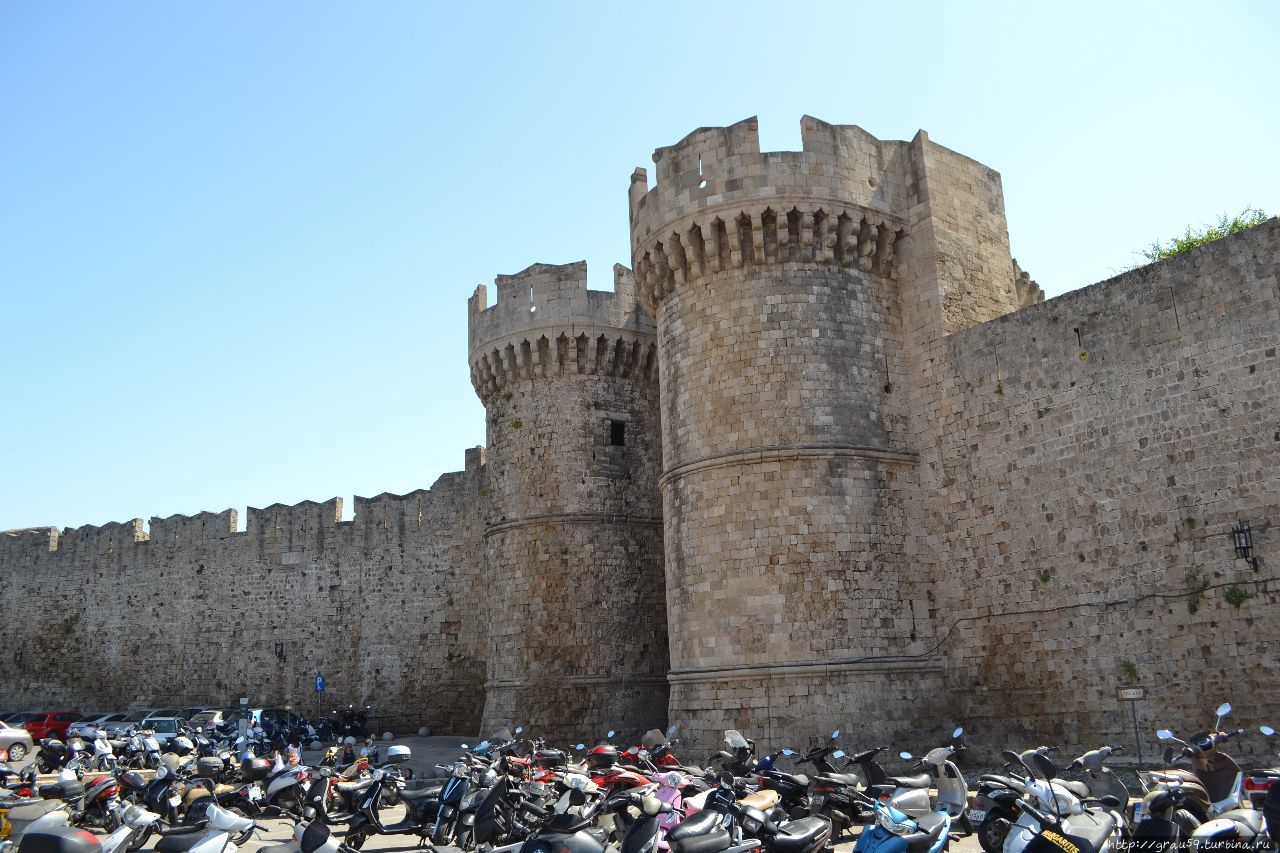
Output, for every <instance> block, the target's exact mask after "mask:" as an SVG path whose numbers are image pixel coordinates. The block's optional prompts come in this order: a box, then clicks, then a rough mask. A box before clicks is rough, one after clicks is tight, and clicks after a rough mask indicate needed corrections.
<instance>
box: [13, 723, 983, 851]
mask: <svg viewBox="0 0 1280 853" xmlns="http://www.w3.org/2000/svg"><path fill="white" fill-rule="evenodd" d="M463 742H464V741H463V740H462V739H460V738H453V737H426V738H420V737H410V738H397V739H396V740H395V741H392V742H386V741H383V742H381V743H380V746H381V747H382V749H383V751H384V752H385V751H386V748H387V747H388V746H390V745H391V744H392V743H399V744H404V745H406V746H408V747H409V748H410V749H412V751H413V757H412V759H411V760H410V761H409V764H408V766H409V767H411V768H412V769H413V771H414V775H415V776H422V775H434V774H435V773H436V772H437V771H436V770H435V765H436V764H439V763H443V762H447V761H450V760H452V759H454V758H457V757H458V755H459V753H460V752H461V747H462V744H463ZM321 756H322V753H321V752H319V751H314V750H304V751H303V755H302V759H303V763H304V764H308V765H314V764H316V763H318V762H319V760H320V758H321ZM32 760H33V757H29V758H27V759H25V760H24V761H22V762H19V763H17V764H16V765H15V766H17V767H25V766H26V765H27V764H29V763H31V761H32ZM53 778H54V777H53V776H43V777H41V779H42V781H48V780H52V779H53ZM382 814H383V820H384V824H386V825H389V824H392V823H395V822H396V821H398V820H400V819H402V818H403V817H404V808H403V807H402V806H396V807H394V808H391V809H386V810H384V811H383V812H382ZM259 825H260V826H261V827H262V829H261V830H260V831H259V832H257V833H256V834H255V835H254V837H253V839H252V840H250V841H249V842H248V843H247V844H245V845H244V847H242V848H240V849H241V850H243V851H244V853H256V851H259V850H262V849H263V848H267V847H271V846H274V845H279V844H284V843H286V842H288V841H289V840H290V839H291V838H292V834H293V824H292V823H291V822H290V821H288V820H285V819H281V818H268V819H264V820H261V821H259ZM333 830H334V834H335V835H339V836H341V835H342V834H343V833H344V832H345V827H343V826H335V827H334V828H333ZM857 832H858V830H857V829H855V830H854V832H853V833H852V834H850V835H848V836H846V837H845V838H844V839H842V840H841V841H840V842H839V843H838V844H837V845H836V850H837V851H838V853H847V851H850V850H852V849H853V846H854V844H855V843H856V839H857ZM418 841H419V839H418V837H417V836H416V835H400V836H384V835H374V836H371V837H370V838H369V839H368V841H366V842H365V845H364V850H369V851H401V850H404V851H408V850H417V849H419V843H418ZM951 849H952V850H955V851H957V853H981V848H980V847H979V845H978V841H977V838H975V837H968V838H958V839H955V840H953V841H952V843H951Z"/></svg>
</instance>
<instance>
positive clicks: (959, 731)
mask: <svg viewBox="0 0 1280 853" xmlns="http://www.w3.org/2000/svg"><path fill="white" fill-rule="evenodd" d="M962 737H964V729H962V728H958V729H956V730H955V731H954V732H952V733H951V739H952V740H960V738H962Z"/></svg>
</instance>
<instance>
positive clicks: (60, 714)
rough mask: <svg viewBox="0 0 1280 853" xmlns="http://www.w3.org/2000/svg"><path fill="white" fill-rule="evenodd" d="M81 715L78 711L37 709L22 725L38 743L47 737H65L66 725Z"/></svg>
mask: <svg viewBox="0 0 1280 853" xmlns="http://www.w3.org/2000/svg"><path fill="white" fill-rule="evenodd" d="M82 716H83V714H80V713H79V712H78V711H39V712H37V713H35V714H32V715H31V716H30V717H28V718H27V720H26V722H24V723H23V725H24V726H26V727H27V731H29V732H31V739H32V740H34V741H35V742H36V743H39V742H40V741H41V740H43V739H44V738H47V737H56V738H58V739H62V738H65V737H66V736H67V726H69V725H71V724H72V723H74V722H75V721H76V720H78V719H80V718H81V717H82Z"/></svg>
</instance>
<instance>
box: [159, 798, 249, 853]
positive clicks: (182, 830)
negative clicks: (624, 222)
mask: <svg viewBox="0 0 1280 853" xmlns="http://www.w3.org/2000/svg"><path fill="white" fill-rule="evenodd" d="M206 814H207V817H208V820H207V821H206V822H205V824H204V825H203V826H177V827H172V828H167V829H164V828H162V829H161V830H160V840H159V841H157V842H156V847H155V849H156V853H236V851H237V846H236V844H234V843H233V842H232V840H231V837H232V835H243V834H245V833H251V832H252V831H253V830H254V829H256V828H257V825H256V824H255V823H254V822H253V820H252V818H248V817H244V816H242V815H237V814H233V813H231V812H229V811H227V810H226V809H222V808H219V807H218V806H216V805H214V806H209V809H208V811H207V812H206Z"/></svg>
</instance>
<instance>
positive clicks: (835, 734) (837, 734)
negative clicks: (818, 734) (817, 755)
mask: <svg viewBox="0 0 1280 853" xmlns="http://www.w3.org/2000/svg"><path fill="white" fill-rule="evenodd" d="M839 737H840V730H839V729H836V730H835V731H834V732H832V733H831V739H832V740H836V739H837V738H839Z"/></svg>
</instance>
